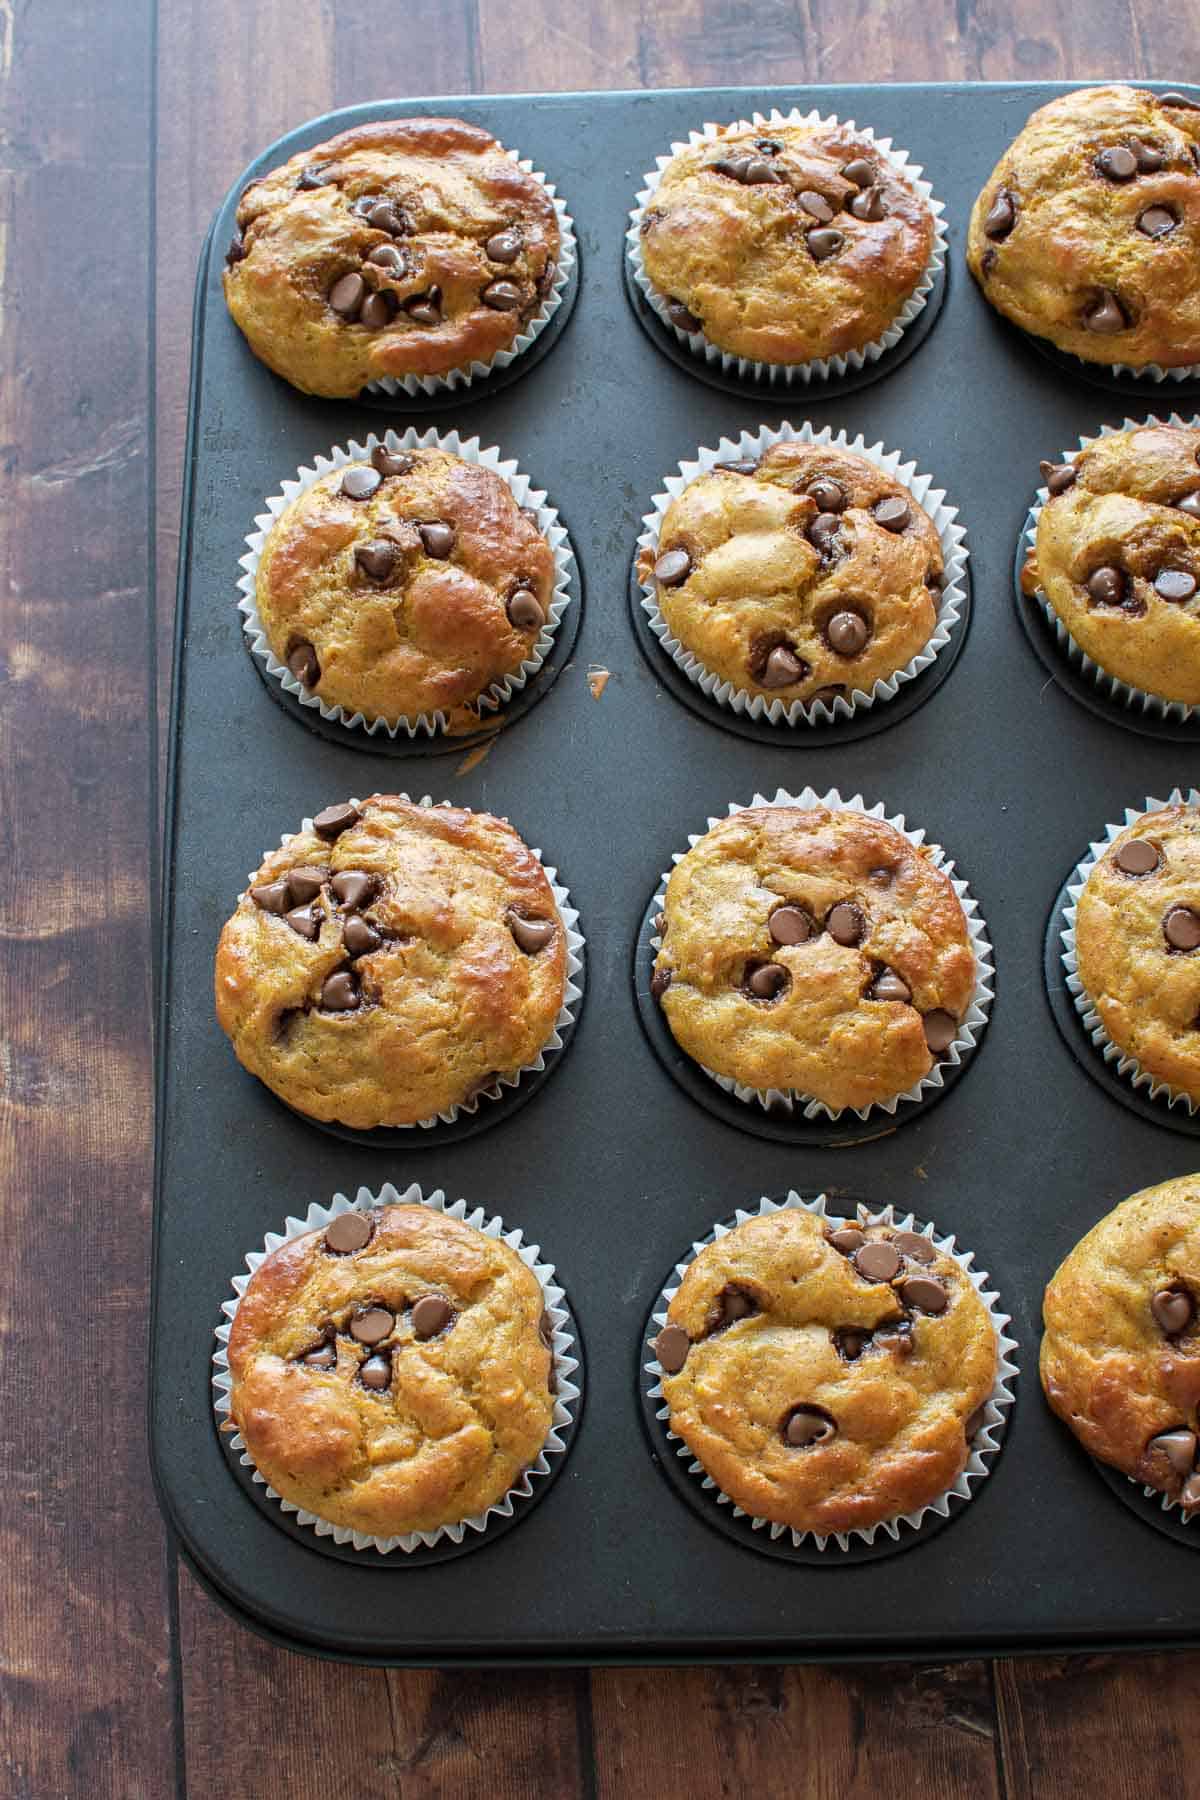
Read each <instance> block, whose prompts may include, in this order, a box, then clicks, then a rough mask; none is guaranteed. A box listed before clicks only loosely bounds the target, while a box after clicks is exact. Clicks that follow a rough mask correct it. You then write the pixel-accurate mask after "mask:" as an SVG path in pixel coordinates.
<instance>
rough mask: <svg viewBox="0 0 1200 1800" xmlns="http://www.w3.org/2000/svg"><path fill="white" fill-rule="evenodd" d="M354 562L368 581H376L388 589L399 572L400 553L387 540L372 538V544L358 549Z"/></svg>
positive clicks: (362, 545) (361, 545) (360, 545)
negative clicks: (390, 582) (388, 585)
mask: <svg viewBox="0 0 1200 1800" xmlns="http://www.w3.org/2000/svg"><path fill="white" fill-rule="evenodd" d="M354 560H355V563H356V564H357V565H358V567H359V568H360V569H361V570H362V572H363V574H364V575H365V576H366V577H367V579H368V581H375V582H378V584H379V586H380V587H386V586H387V584H388V582H389V581H393V580H394V579H395V577H396V575H397V573H398V572H399V568H400V551H399V549H398V548H397V546H396V545H395V544H393V543H389V541H388V539H387V538H372V539H371V541H370V543H368V544H359V545H358V546H357V547H356V549H355V552H354Z"/></svg>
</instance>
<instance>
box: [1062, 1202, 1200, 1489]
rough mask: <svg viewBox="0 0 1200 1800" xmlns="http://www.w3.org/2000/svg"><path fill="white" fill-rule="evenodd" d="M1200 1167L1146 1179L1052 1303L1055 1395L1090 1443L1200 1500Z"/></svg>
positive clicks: (1076, 1262) (1139, 1477)
mask: <svg viewBox="0 0 1200 1800" xmlns="http://www.w3.org/2000/svg"><path fill="white" fill-rule="evenodd" d="M1197 1296H1200V1176H1198V1175H1181V1176H1179V1177H1177V1178H1176V1179H1175V1180H1174V1181H1164V1182H1163V1183H1162V1184H1161V1185H1160V1186H1159V1187H1152V1188H1144V1189H1143V1190H1142V1192H1141V1193H1139V1194H1133V1195H1131V1197H1130V1198H1129V1199H1128V1200H1123V1201H1122V1202H1121V1204H1120V1206H1117V1207H1114V1209H1113V1211H1112V1212H1110V1213H1108V1214H1107V1215H1106V1217H1104V1218H1103V1219H1101V1221H1100V1223H1099V1224H1098V1225H1094V1226H1093V1227H1092V1229H1091V1231H1089V1232H1088V1234H1087V1236H1086V1237H1084V1238H1081V1239H1080V1241H1079V1242H1078V1243H1077V1244H1076V1246H1075V1248H1074V1249H1073V1250H1072V1251H1071V1253H1070V1255H1069V1256H1067V1257H1066V1259H1065V1260H1064V1261H1063V1263H1062V1264H1061V1265H1060V1267H1059V1268H1058V1269H1057V1270H1056V1272H1055V1274H1054V1277H1053V1279H1052V1280H1051V1282H1050V1285H1049V1286H1048V1287H1047V1289H1046V1298H1045V1304H1044V1308H1043V1316H1044V1318H1045V1324H1046V1332H1045V1336H1044V1337H1043V1339H1042V1355H1041V1372H1042V1386H1043V1387H1044V1389H1045V1391H1046V1398H1047V1400H1048V1401H1049V1402H1050V1405H1051V1406H1052V1407H1053V1409H1054V1411H1055V1412H1056V1413H1057V1414H1058V1416H1059V1418H1060V1419H1062V1420H1063V1421H1064V1422H1065V1423H1066V1424H1067V1425H1068V1426H1069V1427H1070V1429H1071V1430H1072V1431H1073V1432H1074V1433H1075V1436H1076V1437H1077V1438H1078V1439H1079V1441H1080V1443H1081V1444H1082V1445H1083V1447H1084V1449H1085V1450H1087V1451H1088V1452H1089V1453H1090V1454H1091V1455H1092V1456H1098V1457H1099V1458H1100V1460H1101V1461H1102V1462H1106V1463H1111V1465H1112V1466H1113V1468H1116V1469H1121V1470H1123V1471H1124V1473H1125V1474H1126V1475H1130V1476H1132V1477H1133V1478H1134V1479H1135V1480H1136V1481H1141V1482H1144V1483H1145V1484H1146V1485H1147V1486H1148V1487H1156V1488H1160V1489H1161V1490H1162V1492H1163V1493H1166V1494H1170V1495H1171V1496H1172V1497H1173V1498H1177V1499H1182V1500H1183V1502H1184V1504H1185V1505H1187V1506H1197V1505H1200V1473H1194V1470H1195V1464H1196V1446H1197V1431H1198V1430H1200V1420H1198V1416H1197V1408H1198V1407H1200V1334H1198V1333H1197V1329H1196V1303H1197Z"/></svg>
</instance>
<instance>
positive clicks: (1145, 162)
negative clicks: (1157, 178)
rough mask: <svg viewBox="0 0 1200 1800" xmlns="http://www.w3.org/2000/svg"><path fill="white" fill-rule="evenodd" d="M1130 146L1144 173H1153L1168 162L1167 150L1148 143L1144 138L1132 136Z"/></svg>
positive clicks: (1139, 167)
mask: <svg viewBox="0 0 1200 1800" xmlns="http://www.w3.org/2000/svg"><path fill="white" fill-rule="evenodd" d="M1129 148H1130V149H1131V150H1132V151H1133V154H1134V156H1135V157H1136V158H1137V166H1138V169H1139V171H1140V172H1141V173H1142V174H1143V175H1153V174H1154V172H1155V170H1157V169H1161V168H1162V166H1163V164H1164V163H1165V162H1166V160H1167V157H1166V152H1165V151H1163V150H1160V149H1159V148H1158V146H1157V145H1156V144H1148V143H1146V141H1145V139H1144V138H1136V137H1135V138H1130V140H1129Z"/></svg>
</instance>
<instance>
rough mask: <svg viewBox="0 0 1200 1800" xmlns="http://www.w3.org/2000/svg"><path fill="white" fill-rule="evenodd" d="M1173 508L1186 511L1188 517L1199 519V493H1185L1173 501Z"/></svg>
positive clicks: (1182, 511) (1177, 510)
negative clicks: (1179, 498) (1180, 498)
mask: <svg viewBox="0 0 1200 1800" xmlns="http://www.w3.org/2000/svg"><path fill="white" fill-rule="evenodd" d="M1175 510H1176V512H1181V513H1186V514H1187V516H1188V518H1189V519H1200V494H1185V495H1184V496H1183V499H1182V500H1177V501H1176V502H1175Z"/></svg>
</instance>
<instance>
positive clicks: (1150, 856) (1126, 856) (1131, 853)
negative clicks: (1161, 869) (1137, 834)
mask: <svg viewBox="0 0 1200 1800" xmlns="http://www.w3.org/2000/svg"><path fill="white" fill-rule="evenodd" d="M1113 861H1114V862H1115V863H1116V865H1117V867H1118V869H1120V870H1121V873H1122V874H1123V875H1148V874H1149V873H1150V871H1151V869H1157V867H1158V851H1157V850H1156V849H1155V847H1154V845H1153V844H1148V843H1147V842H1146V839H1145V838H1130V840H1129V842H1128V843H1127V844H1122V845H1121V847H1120V849H1119V850H1117V851H1115V852H1114V853H1113Z"/></svg>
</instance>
